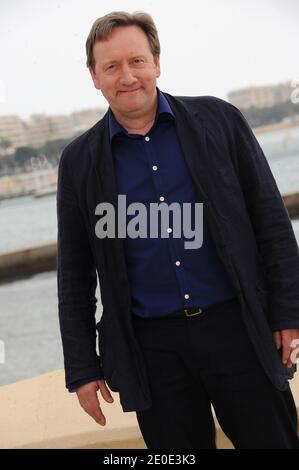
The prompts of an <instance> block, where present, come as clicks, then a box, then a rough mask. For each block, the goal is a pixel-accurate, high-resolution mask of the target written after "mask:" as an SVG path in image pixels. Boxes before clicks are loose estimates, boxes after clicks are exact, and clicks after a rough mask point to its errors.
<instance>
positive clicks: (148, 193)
mask: <svg viewBox="0 0 299 470" xmlns="http://www.w3.org/2000/svg"><path fill="white" fill-rule="evenodd" d="M86 50H87V65H88V67H89V70H90V73H91V76H92V80H93V83H94V85H95V87H96V88H97V89H98V90H101V92H102V94H103V95H104V97H105V98H106V99H107V101H108V103H109V105H110V106H109V110H108V112H107V113H106V114H105V116H104V117H103V119H101V120H100V121H99V122H98V123H97V124H96V125H95V126H94V127H93V128H92V129H90V130H89V131H87V132H86V133H85V134H83V135H82V136H80V137H78V138H77V139H75V140H74V141H73V142H72V143H71V144H69V145H68V146H67V147H66V149H65V150H64V152H63V155H62V157H61V160H60V165H59V178H58V191H57V211H58V260H57V261H58V264H57V266H58V296H59V319H60V328H61V335H62V342H63V350H64V360H65V372H66V386H67V388H68V389H69V390H70V391H76V393H77V396H78V399H79V402H80V404H81V406H82V407H83V409H84V410H85V411H86V412H87V413H88V414H90V415H91V416H92V417H93V418H94V419H95V421H96V422H98V423H99V424H101V425H105V417H104V415H103V413H102V410H101V406H100V402H99V399H98V395H97V391H98V390H100V392H101V395H102V397H103V398H104V400H105V401H107V402H112V401H113V399H112V396H111V393H110V390H109V388H110V389H111V390H112V391H115V392H119V396H120V402H121V405H122V408H123V411H124V412H126V411H135V412H136V416H137V420H138V423H139V426H140V430H141V432H142V435H143V437H144V440H145V443H146V445H147V447H148V448H215V426H214V421H213V417H212V413H211V404H212V405H213V407H214V409H215V412H216V415H217V418H218V420H219V422H220V425H221V427H222V429H223V431H224V432H225V433H226V434H227V436H228V437H229V439H230V440H231V441H232V443H233V445H234V446H235V447H236V448H289V449H290V448H299V444H298V437H297V432H296V426H297V414H296V407H295V404H294V401H293V397H292V394H291V391H290V388H289V383H288V379H290V378H292V377H293V375H294V372H295V370H296V364H295V361H294V352H295V351H294V346H293V344H294V342H293V340H296V339H297V338H298V337H299V256H298V246H297V243H296V240H295V236H294V233H293V230H292V226H291V223H290V220H289V217H288V214H287V212H286V209H285V207H284V204H283V201H282V199H281V196H280V193H279V191H278V189H277V186H276V183H275V180H274V178H273V176H272V174H271V171H270V169H269V166H268V164H267V161H266V158H265V156H264V154H263V152H262V150H261V148H260V146H259V144H258V142H257V140H256V139H255V137H254V135H253V133H252V131H251V129H250V127H249V126H248V124H247V121H246V120H245V118H244V117H243V115H242V114H241V113H240V111H239V110H238V109H237V108H236V107H234V106H233V105H231V104H229V103H227V102H225V101H223V100H221V99H218V98H215V97H211V96H205V97H197V98H191V97H173V96H171V95H169V94H167V93H162V92H161V91H160V90H159V89H158V88H157V77H159V75H160V45H159V39H158V34H157V31H156V27H155V25H154V23H153V20H152V18H151V17H150V16H149V15H148V14H145V13H136V14H133V15H130V14H128V13H125V12H113V13H110V14H108V15H106V16H104V17H102V18H99V19H98V20H96V22H95V23H94V25H93V27H92V29H91V32H90V34H89V36H88V39H87V43H86ZM188 71H189V70H187V72H188ZM119 195H125V196H126V198H127V203H128V204H129V203H130V204H131V203H140V204H143V205H144V206H145V207H146V208H147V209H148V208H149V206H150V204H152V203H162V202H163V203H167V204H169V205H170V204H172V203H177V204H178V205H179V207H183V205H184V204H187V205H188V204H189V206H191V207H193V209H192V211H193V212H192V211H191V212H192V213H191V218H193V219H192V220H193V221H194V218H195V216H196V213H195V212H196V211H195V209H194V208H195V207H196V204H198V203H202V204H203V223H202V227H201V229H202V231H203V243H202V245H201V246H200V247H199V248H197V249H187V248H185V245H184V241H185V238H186V237H184V236H181V237H178V238H175V237H174V236H173V237H172V236H171V235H172V230H173V228H174V227H173V226H172V223H173V224H174V223H175V217H174V218H173V221H172V222H169V225H168V228H167V235H168V238H167V236H165V234H164V233H163V234H161V233H160V236H158V237H142V236H140V237H126V236H123V234H122V235H120V234H119V231H117V233H116V232H115V234H114V236H107V237H102V236H101V233H99V230H98V224H99V223H102V222H101V218H99V215H103V214H102V212H101V210H100V205H101V204H110V205H111V206H112V207H113V208H114V209H115V211H116V212H115V213H116V221H117V222H116V223H117V225H118V228H119V226H120V225H122V222H121V221H120V218H119V214H120V208H119V207H118V201H119V198H118V196H119ZM105 207H106V206H105ZM129 215H132V213H131V214H128V213H127V216H126V223H128V224H129V223H130V222H132V218H130V216H129ZM106 222H107V224H108V223H109V220H108V219H107V220H106ZM167 223H168V222H167ZM120 228H121V229H123V227H120ZM102 229H103V226H102ZM197 229H198V227H197ZM102 231H103V230H102ZM100 232H101V231H100ZM162 235H163V236H162ZM97 274H98V277H99V285H100V289H101V299H102V304H103V314H102V317H101V320H100V322H99V323H98V324H96V323H95V311H96V301H97V299H96V297H95V288H96V285H97ZM96 330H98V341H99V352H100V356H98V355H97V352H96ZM292 354H293V355H292ZM107 385H108V386H109V388H108V386H107Z"/></svg>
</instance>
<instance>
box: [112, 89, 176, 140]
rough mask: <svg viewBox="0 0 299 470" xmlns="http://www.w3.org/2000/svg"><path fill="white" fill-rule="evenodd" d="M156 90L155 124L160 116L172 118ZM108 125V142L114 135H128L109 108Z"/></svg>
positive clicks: (172, 114)
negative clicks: (120, 133)
mask: <svg viewBox="0 0 299 470" xmlns="http://www.w3.org/2000/svg"><path fill="white" fill-rule="evenodd" d="M156 88H157V93H158V107H157V112H156V117H155V122H154V124H155V123H156V122H157V120H158V118H159V117H160V116H161V114H168V115H171V116H173V117H174V113H173V111H172V109H171V107H170V105H169V103H168V101H167V99H166V98H165V96H164V94H163V93H162V91H160V90H159V88H158V87H156ZM108 123H109V138H110V142H111V141H112V138H113V137H114V135H115V134H118V133H119V132H123V133H124V134H128V132H127V130H126V129H125V128H124V127H123V126H122V125H121V124H120V123H119V122H118V121H117V120H116V119H115V117H114V114H113V112H112V110H111V108H110V107H109V110H108Z"/></svg>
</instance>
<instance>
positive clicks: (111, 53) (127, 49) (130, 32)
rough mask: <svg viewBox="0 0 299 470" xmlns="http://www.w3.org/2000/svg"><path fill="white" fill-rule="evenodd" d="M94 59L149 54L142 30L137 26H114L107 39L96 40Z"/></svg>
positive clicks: (146, 40)
mask: <svg viewBox="0 0 299 470" xmlns="http://www.w3.org/2000/svg"><path fill="white" fill-rule="evenodd" d="M93 53H94V57H95V59H96V61H99V62H103V61H107V60H117V59H120V58H122V57H124V56H130V55H139V54H141V55H142V54H143V55H148V54H151V49H150V45H149V42H148V39H147V36H146V34H145V33H144V31H143V30H142V29H141V28H139V27H138V26H119V27H117V28H114V29H113V31H112V32H111V33H110V35H109V36H108V38H107V39H105V40H104V41H97V42H96V43H95V45H94V47H93Z"/></svg>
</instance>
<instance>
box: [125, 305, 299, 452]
mask: <svg viewBox="0 0 299 470" xmlns="http://www.w3.org/2000/svg"><path fill="white" fill-rule="evenodd" d="M133 325H134V330H135V333H136V336H137V339H138V341H139V343H140V347H141V349H142V351H143V353H144V358H145V363H146V367H147V372H148V377H149V381H150V388H151V394H152V399H153V405H152V407H151V408H150V409H148V410H145V411H138V412H136V417H137V421H138V424H139V427H140V431H141V433H142V436H143V438H144V441H145V444H146V446H147V447H148V448H149V449H163V448H164V449H215V448H216V444H215V424H214V420H213V416H212V412H211V404H212V405H213V408H214V410H215V413H216V416H217V419H218V422H219V424H220V426H221V428H222V430H223V432H224V433H225V434H226V435H227V437H228V438H229V439H230V441H231V442H232V444H233V446H234V447H235V448H237V449H298V448H299V440H298V435H297V412H296V406H295V403H294V399H293V396H292V393H291V391H290V388H288V389H287V390H286V391H283V392H282V391H279V390H277V389H276V388H275V387H274V386H273V385H272V383H271V382H270V380H269V379H268V377H267V376H266V374H265V372H264V370H263V369H262V366H261V365H260V363H259V360H258V358H257V356H256V353H255V351H254V349H253V347H252V345H251V342H250V340H249V337H248V334H247V330H246V327H245V325H244V323H243V320H242V318H241V310H240V305H239V303H238V301H236V302H235V304H233V305H232V306H230V307H224V308H223V307H222V308H219V309H217V310H215V311H213V312H211V313H208V312H206V313H205V314H202V315H198V316H194V317H185V318H168V319H165V318H163V319H139V318H138V317H137V318H135V317H134V320H133Z"/></svg>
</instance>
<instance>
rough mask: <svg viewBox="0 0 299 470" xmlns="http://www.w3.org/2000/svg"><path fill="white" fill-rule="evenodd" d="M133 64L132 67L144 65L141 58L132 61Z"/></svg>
mask: <svg viewBox="0 0 299 470" xmlns="http://www.w3.org/2000/svg"><path fill="white" fill-rule="evenodd" d="M133 64H134V65H142V64H144V59H141V58H136V59H133Z"/></svg>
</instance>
